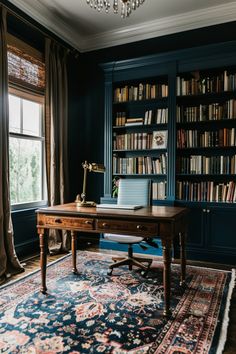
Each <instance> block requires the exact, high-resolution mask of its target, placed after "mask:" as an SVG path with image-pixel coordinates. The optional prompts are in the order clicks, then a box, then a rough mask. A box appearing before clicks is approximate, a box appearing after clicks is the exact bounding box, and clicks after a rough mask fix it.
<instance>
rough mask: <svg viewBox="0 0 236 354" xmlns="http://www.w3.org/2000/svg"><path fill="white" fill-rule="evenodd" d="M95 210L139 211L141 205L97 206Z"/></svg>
mask: <svg viewBox="0 0 236 354" xmlns="http://www.w3.org/2000/svg"><path fill="white" fill-rule="evenodd" d="M96 207H97V208H99V209H100V208H101V209H128V210H136V209H141V208H142V207H143V206H142V205H133V204H97V205H96Z"/></svg>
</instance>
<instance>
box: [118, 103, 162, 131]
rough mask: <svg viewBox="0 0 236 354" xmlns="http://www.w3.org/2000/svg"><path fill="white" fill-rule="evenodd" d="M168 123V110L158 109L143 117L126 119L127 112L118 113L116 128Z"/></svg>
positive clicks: (146, 113)
mask: <svg viewBox="0 0 236 354" xmlns="http://www.w3.org/2000/svg"><path fill="white" fill-rule="evenodd" d="M167 122H168V108H158V109H157V110H148V111H146V112H145V114H144V118H143V117H129V118H127V117H126V112H117V113H116V116H115V126H116V127H121V126H132V125H134V126H135V125H143V124H144V125H150V124H166V123H167Z"/></svg>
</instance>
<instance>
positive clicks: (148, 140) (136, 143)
mask: <svg viewBox="0 0 236 354" xmlns="http://www.w3.org/2000/svg"><path fill="white" fill-rule="evenodd" d="M166 147H167V130H160V131H154V132H152V133H147V132H142V133H129V134H116V133H114V134H113V150H146V149H166Z"/></svg>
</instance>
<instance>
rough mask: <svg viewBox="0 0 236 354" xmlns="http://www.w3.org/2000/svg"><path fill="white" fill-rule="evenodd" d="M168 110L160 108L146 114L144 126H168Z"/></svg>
mask: <svg viewBox="0 0 236 354" xmlns="http://www.w3.org/2000/svg"><path fill="white" fill-rule="evenodd" d="M167 123H168V108H158V109H157V110H149V111H146V112H145V116H144V124H167Z"/></svg>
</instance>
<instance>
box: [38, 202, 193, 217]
mask: <svg viewBox="0 0 236 354" xmlns="http://www.w3.org/2000/svg"><path fill="white" fill-rule="evenodd" d="M36 213H39V214H50V215H64V216H68V217H69V216H73V217H76V216H77V217H82V216H85V217H98V218H101V217H102V218H105V217H106V216H107V217H112V218H119V219H122V218H126V219H135V218H145V219H167V220H168V219H171V220H173V219H178V218H179V217H182V216H183V215H185V214H187V213H188V209H187V208H181V207H174V206H152V207H143V208H141V209H137V210H126V209H122V210H121V209H112V208H111V209H99V208H96V207H78V206H76V203H68V204H61V205H55V206H52V207H47V208H40V209H38V210H36Z"/></svg>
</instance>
